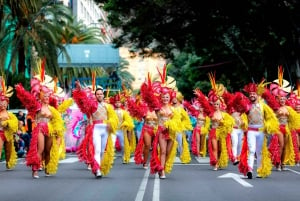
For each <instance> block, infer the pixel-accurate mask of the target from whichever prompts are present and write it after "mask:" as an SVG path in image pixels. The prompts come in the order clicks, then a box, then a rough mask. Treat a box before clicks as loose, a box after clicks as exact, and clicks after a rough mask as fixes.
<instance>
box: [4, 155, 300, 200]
mask: <svg viewBox="0 0 300 201" xmlns="http://www.w3.org/2000/svg"><path fill="white" fill-rule="evenodd" d="M39 175H40V178H39V179H32V177H31V169H30V168H29V167H26V166H25V164H24V159H23V158H21V159H19V161H18V165H17V166H16V168H15V169H14V170H12V171H6V170H5V163H4V162H3V161H2V162H1V163H0V195H1V201H41V200H43V201H95V200H100V201H170V200H172V201H193V200H206V201H210V200H211V201H226V200H228V201H229V200H230V201H235V200H236V201H238V200H239V201H240V200H243V201H261V200H272V201H298V200H299V199H300V193H299V185H300V167H298V166H295V167H288V170H287V171H282V172H277V171H275V170H273V172H272V174H271V176H270V177H268V178H265V179H261V178H255V177H254V178H253V179H252V180H249V179H247V178H245V177H244V176H242V175H240V174H239V173H238V171H237V167H236V166H233V165H231V164H230V165H229V166H228V168H227V169H223V170H218V171H213V170H212V168H211V167H210V166H209V163H208V158H202V159H196V158H194V157H193V159H192V162H191V163H190V164H181V163H180V160H179V158H177V159H176V162H175V164H174V167H173V171H172V172H171V174H167V175H166V176H167V178H166V179H164V180H161V179H159V178H158V175H151V174H150V169H147V170H145V169H143V168H142V166H137V165H135V163H134V162H133V160H131V163H129V164H122V160H121V155H120V154H117V156H116V158H115V164H114V167H113V169H112V171H111V172H110V174H108V175H106V176H104V177H102V178H100V179H95V177H94V175H93V174H92V173H91V172H89V171H88V170H87V167H86V165H85V164H83V163H81V162H79V161H78V159H77V157H76V155H74V154H67V157H66V159H64V160H61V161H60V165H59V169H58V172H57V174H56V175H53V176H51V177H45V174H44V172H42V171H41V172H39Z"/></svg>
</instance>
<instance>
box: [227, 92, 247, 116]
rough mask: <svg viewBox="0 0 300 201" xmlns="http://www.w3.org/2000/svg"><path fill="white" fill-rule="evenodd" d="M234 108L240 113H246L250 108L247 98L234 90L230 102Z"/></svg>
mask: <svg viewBox="0 0 300 201" xmlns="http://www.w3.org/2000/svg"><path fill="white" fill-rule="evenodd" d="M230 105H232V106H233V107H234V109H235V111H237V112H240V113H247V112H248V111H249V110H250V105H251V103H250V101H249V99H248V98H247V97H246V96H245V95H244V94H243V93H241V92H235V93H234V98H233V100H232V103H230Z"/></svg>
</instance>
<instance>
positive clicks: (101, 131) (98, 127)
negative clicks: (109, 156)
mask: <svg viewBox="0 0 300 201" xmlns="http://www.w3.org/2000/svg"><path fill="white" fill-rule="evenodd" d="M107 139H108V133H107V130H106V124H95V125H94V130H93V144H94V150H95V154H94V159H95V160H96V161H97V163H98V164H99V165H101V158H102V156H103V154H104V151H105V147H106V143H107Z"/></svg>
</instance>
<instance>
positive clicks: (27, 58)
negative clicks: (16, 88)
mask: <svg viewBox="0 0 300 201" xmlns="http://www.w3.org/2000/svg"><path fill="white" fill-rule="evenodd" d="M0 6H1V7H0V8H1V9H2V10H1V11H0V12H2V14H3V15H2V16H1V31H0V33H1V36H0V47H1V55H2V54H3V55H7V50H10V51H11V58H9V61H10V62H9V64H8V68H7V70H6V73H7V72H8V71H9V70H11V72H13V73H15V72H16V73H25V69H26V68H28V69H30V66H31V65H33V66H34V62H35V61H34V58H32V56H33V53H35V54H37V56H38V57H39V58H44V57H45V58H46V59H47V73H49V74H51V75H62V74H61V73H60V69H59V67H58V63H57V55H58V50H60V51H61V52H62V53H63V54H66V51H65V49H64V46H63V44H62V43H61V40H59V39H61V36H60V35H61V34H62V33H63V26H64V24H65V22H67V21H68V20H72V15H71V12H70V10H69V8H67V7H65V6H64V5H61V4H57V3H56V1H53V0H52V1H46V0H43V1H30V0H25V1H16V0H11V1H1V2H0ZM4 8H6V11H8V12H4ZM7 36H13V37H7ZM33 47H34V49H35V52H32V48H33ZM35 56H36V55H35ZM11 64H18V68H11ZM3 66H4V65H3ZM60 78H61V77H60Z"/></svg>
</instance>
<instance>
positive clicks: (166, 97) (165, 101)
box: [161, 93, 170, 104]
mask: <svg viewBox="0 0 300 201" xmlns="http://www.w3.org/2000/svg"><path fill="white" fill-rule="evenodd" d="M161 101H162V103H163V104H168V103H169V102H170V94H169V93H165V94H162V95H161Z"/></svg>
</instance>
